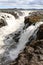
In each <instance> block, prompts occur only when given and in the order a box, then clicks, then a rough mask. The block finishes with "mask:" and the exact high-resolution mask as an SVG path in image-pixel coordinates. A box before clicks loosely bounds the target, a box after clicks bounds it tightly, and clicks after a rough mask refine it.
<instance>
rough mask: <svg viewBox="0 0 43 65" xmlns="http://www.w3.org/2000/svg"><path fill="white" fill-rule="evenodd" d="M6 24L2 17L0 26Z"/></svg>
mask: <svg viewBox="0 0 43 65" xmlns="http://www.w3.org/2000/svg"><path fill="white" fill-rule="evenodd" d="M6 25H7V23H6V21H5V20H4V19H0V28H1V27H3V26H6Z"/></svg>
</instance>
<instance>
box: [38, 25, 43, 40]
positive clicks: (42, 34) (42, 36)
mask: <svg viewBox="0 0 43 65" xmlns="http://www.w3.org/2000/svg"><path fill="white" fill-rule="evenodd" d="M37 36H38V37H37V38H38V39H43V24H42V25H41V26H40V27H39V31H38V33H37Z"/></svg>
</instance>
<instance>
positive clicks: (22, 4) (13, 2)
mask: <svg viewBox="0 0 43 65" xmlns="http://www.w3.org/2000/svg"><path fill="white" fill-rule="evenodd" d="M0 8H38V9H39V8H42V9H43V0H0Z"/></svg>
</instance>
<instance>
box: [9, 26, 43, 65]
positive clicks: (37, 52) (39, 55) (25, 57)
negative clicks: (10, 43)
mask: <svg viewBox="0 0 43 65" xmlns="http://www.w3.org/2000/svg"><path fill="white" fill-rule="evenodd" d="M41 34H42V35H41ZM10 65H43V25H41V26H40V27H39V31H38V32H37V39H36V40H32V42H31V43H30V44H29V42H28V44H27V45H26V47H25V49H24V50H23V52H22V53H20V54H19V56H18V58H17V59H16V60H15V61H13V62H11V64H10Z"/></svg>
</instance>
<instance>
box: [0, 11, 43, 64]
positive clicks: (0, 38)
mask: <svg viewBox="0 0 43 65" xmlns="http://www.w3.org/2000/svg"><path fill="white" fill-rule="evenodd" d="M24 13H25V14H24V15H23V16H20V17H19V19H17V20H16V19H15V18H14V16H13V15H11V14H7V13H0V18H1V16H2V15H3V16H4V17H5V21H6V22H7V25H6V26H4V27H2V28H0V65H6V63H9V62H10V61H13V60H15V59H16V58H17V57H18V54H19V53H20V52H22V50H23V49H24V48H25V45H26V43H27V42H28V41H29V38H30V37H31V36H32V35H33V34H34V32H35V31H36V30H37V29H38V27H39V26H40V25H41V24H43V22H37V23H36V24H35V25H30V26H29V27H28V28H27V29H25V30H23V26H24V17H25V16H26V14H27V15H28V13H29V11H26V12H24ZM5 15H6V16H5ZM7 16H9V17H10V18H8V17H7ZM19 29H20V30H22V31H21V33H20V35H19V41H18V42H15V41H14V40H15V39H14V40H13V36H14V35H15V31H18V30H19ZM10 34H12V36H10ZM7 37H8V39H7ZM15 43H16V44H17V45H16V48H15V47H13V48H12V45H15ZM2 58H4V60H2Z"/></svg>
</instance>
